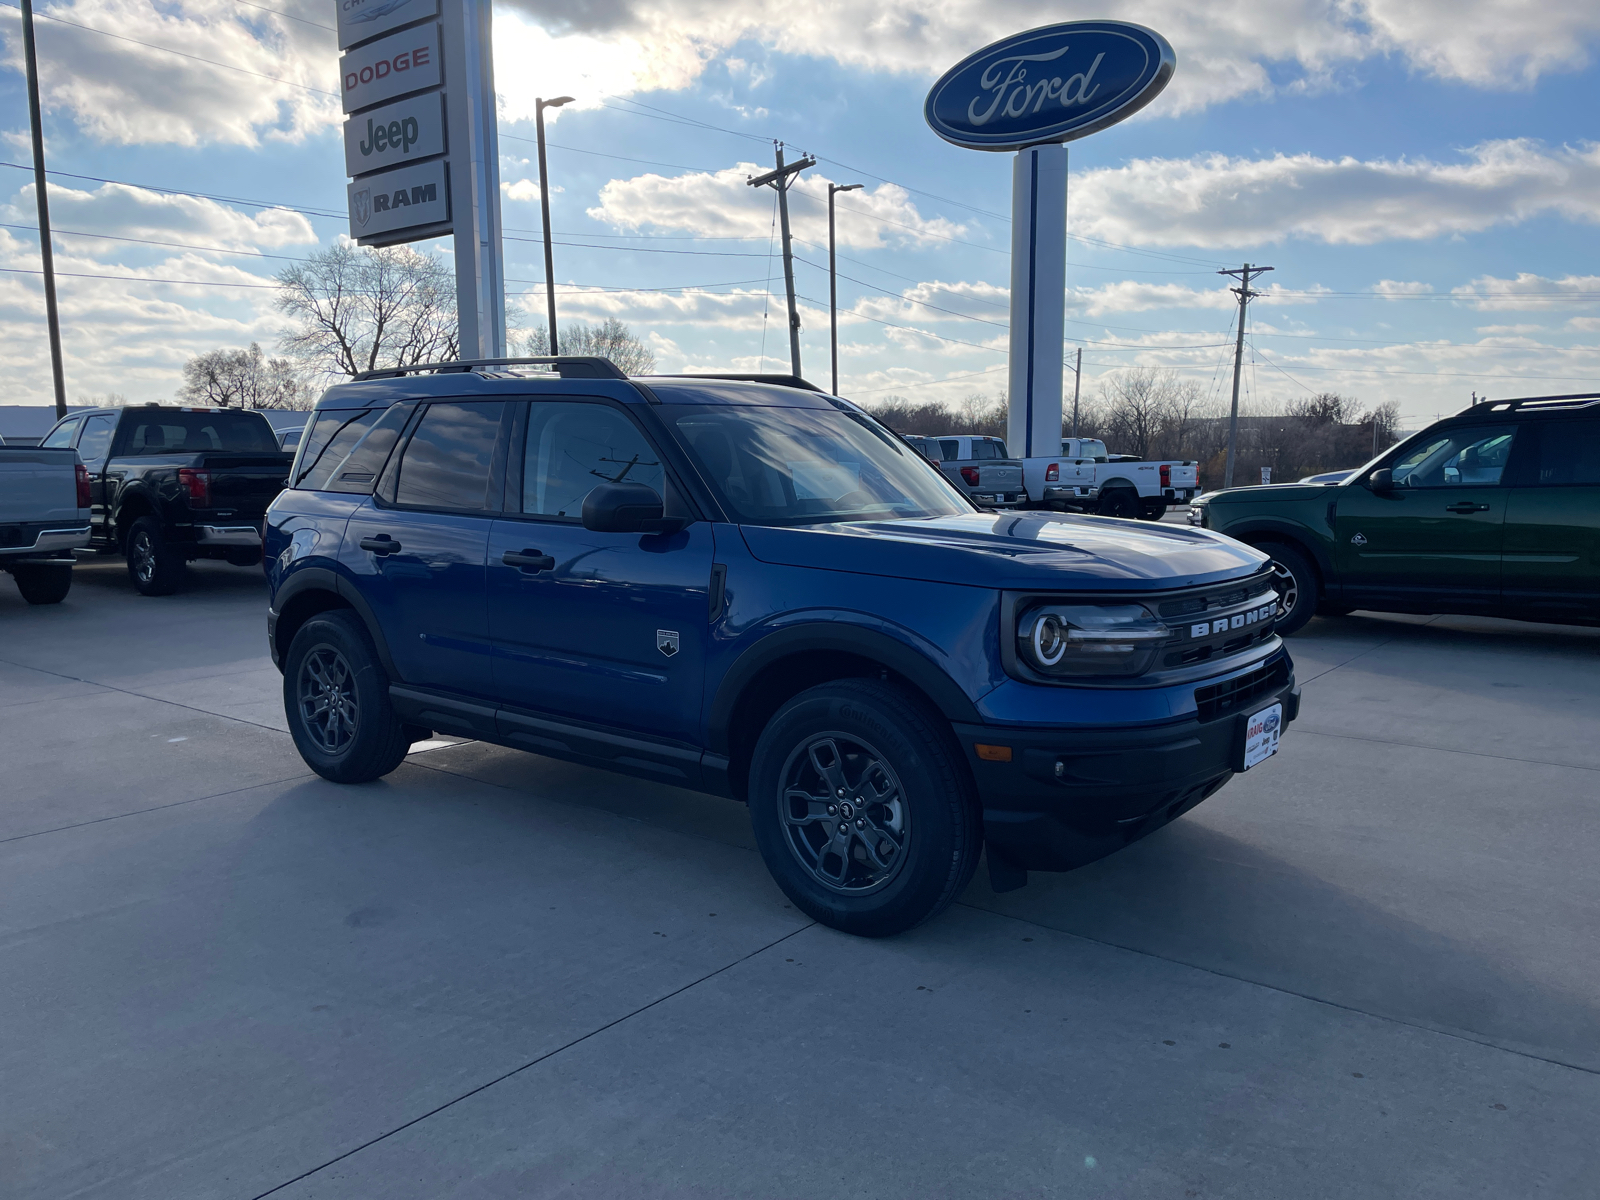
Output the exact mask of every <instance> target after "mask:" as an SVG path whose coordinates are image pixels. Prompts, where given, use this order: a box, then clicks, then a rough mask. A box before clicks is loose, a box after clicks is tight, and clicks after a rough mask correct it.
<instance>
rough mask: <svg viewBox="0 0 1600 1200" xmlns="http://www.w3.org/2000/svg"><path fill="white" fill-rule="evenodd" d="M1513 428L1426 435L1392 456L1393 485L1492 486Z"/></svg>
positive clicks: (1479, 428)
mask: <svg viewBox="0 0 1600 1200" xmlns="http://www.w3.org/2000/svg"><path fill="white" fill-rule="evenodd" d="M1515 433H1516V430H1515V429H1514V428H1513V427H1511V426H1508V425H1496V426H1491V427H1489V428H1487V429H1486V428H1484V427H1483V426H1481V425H1480V426H1474V427H1471V428H1468V429H1458V430H1455V431H1453V432H1451V433H1449V434H1446V435H1444V436H1442V437H1437V438H1430V439H1428V441H1426V442H1425V443H1423V444H1422V445H1420V446H1417V447H1415V448H1413V449H1411V450H1408V451H1406V452H1405V453H1404V454H1402V455H1401V456H1400V457H1399V458H1397V459H1395V461H1394V466H1393V467H1391V468H1390V470H1391V472H1392V473H1393V476H1394V482H1395V485H1396V486H1397V487H1411V488H1438V487H1496V486H1498V485H1499V483H1500V477H1501V476H1502V475H1503V474H1504V473H1505V469H1506V459H1507V458H1508V457H1509V456H1510V454H1511V442H1512V439H1513V435H1514V434H1515Z"/></svg>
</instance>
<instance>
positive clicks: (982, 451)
mask: <svg viewBox="0 0 1600 1200" xmlns="http://www.w3.org/2000/svg"><path fill="white" fill-rule="evenodd" d="M1005 456H1006V447H1005V443H1004V442H997V441H994V440H993V439H992V438H983V439H981V440H980V439H978V438H973V439H972V457H973V458H1004V457H1005Z"/></svg>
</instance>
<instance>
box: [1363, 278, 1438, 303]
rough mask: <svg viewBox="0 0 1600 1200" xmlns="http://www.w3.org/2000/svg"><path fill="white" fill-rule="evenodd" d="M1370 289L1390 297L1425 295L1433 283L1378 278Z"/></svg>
mask: <svg viewBox="0 0 1600 1200" xmlns="http://www.w3.org/2000/svg"><path fill="white" fill-rule="evenodd" d="M1372 290H1373V291H1374V292H1376V293H1377V294H1378V295H1380V296H1386V297H1388V298H1390V299H1395V298H1397V297H1401V296H1426V295H1428V294H1429V293H1430V292H1432V291H1433V284H1431V283H1420V282H1418V281H1416V280H1405V279H1380V280H1378V282H1377V283H1375V284H1373V285H1372Z"/></svg>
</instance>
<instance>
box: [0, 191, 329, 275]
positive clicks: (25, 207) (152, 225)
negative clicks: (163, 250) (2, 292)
mask: <svg viewBox="0 0 1600 1200" xmlns="http://www.w3.org/2000/svg"><path fill="white" fill-rule="evenodd" d="M0 213H4V215H5V220H6V221H7V222H8V223H13V224H32V223H33V221H34V220H35V219H36V210H35V207H34V188H33V184H31V183H29V184H27V185H25V186H24V187H23V188H22V189H21V190H20V191H19V192H18V193H17V196H16V198H15V199H14V200H13V201H12V202H11V203H10V204H8V205H6V206H5V207H4V208H3V209H0ZM50 217H51V221H52V223H53V224H54V225H55V226H56V228H58V229H71V230H77V231H81V232H84V233H104V234H111V235H114V236H116V237H124V238H149V239H151V240H153V241H171V242H188V243H192V244H194V245H199V246H217V247H221V248H223V249H227V250H237V249H259V248H261V247H273V248H276V247H280V246H294V245H307V244H310V243H314V242H315V241H316V240H317V235H316V234H315V232H313V231H312V228H311V222H310V221H308V220H306V218H305V217H303V216H301V215H300V214H299V213H297V212H291V211H289V210H288V209H285V208H269V209H263V210H261V211H260V212H257V213H254V214H250V213H243V212H240V211H239V210H238V209H235V208H230V207H228V206H227V205H225V204H219V203H217V202H216V201H215V200H206V199H204V198H202V197H199V196H171V195H165V194H162V193H160V192H151V191H146V190H145V189H144V188H136V187H129V186H127V185H125V184H120V183H103V184H101V185H100V186H99V187H98V188H96V189H94V190H93V191H81V190H79V189H76V188H70V187H65V186H63V185H61V184H59V183H52V184H51V185H50ZM73 247H74V249H75V250H76V251H77V252H79V253H82V254H93V255H95V256H97V257H104V256H106V255H117V254H126V253H127V252H128V248H127V246H126V245H125V244H118V243H115V242H110V241H105V242H94V241H91V240H89V239H82V240H74V242H73Z"/></svg>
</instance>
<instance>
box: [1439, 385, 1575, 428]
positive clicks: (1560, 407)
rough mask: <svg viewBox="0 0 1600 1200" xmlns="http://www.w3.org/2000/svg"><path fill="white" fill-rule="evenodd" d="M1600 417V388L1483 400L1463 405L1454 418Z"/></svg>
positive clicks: (1494, 419) (1476, 419)
mask: <svg viewBox="0 0 1600 1200" xmlns="http://www.w3.org/2000/svg"><path fill="white" fill-rule="evenodd" d="M1573 414H1579V415H1582V416H1585V417H1600V392H1578V393H1575V394H1573V395H1570V396H1523V397H1521V398H1520V399H1516V400H1480V401H1478V403H1476V404H1474V405H1473V406H1472V407H1471V408H1464V409H1462V410H1461V411H1460V412H1458V413H1457V414H1456V415H1455V416H1454V417H1452V418H1450V419H1451V420H1453V421H1473V422H1476V421H1485V422H1488V421H1503V420H1505V419H1506V418H1507V417H1510V416H1516V417H1538V416H1550V417H1559V416H1571V415H1573Z"/></svg>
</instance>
